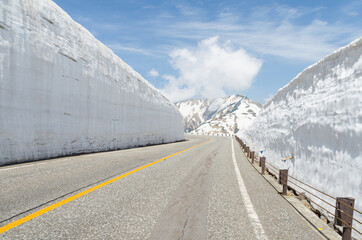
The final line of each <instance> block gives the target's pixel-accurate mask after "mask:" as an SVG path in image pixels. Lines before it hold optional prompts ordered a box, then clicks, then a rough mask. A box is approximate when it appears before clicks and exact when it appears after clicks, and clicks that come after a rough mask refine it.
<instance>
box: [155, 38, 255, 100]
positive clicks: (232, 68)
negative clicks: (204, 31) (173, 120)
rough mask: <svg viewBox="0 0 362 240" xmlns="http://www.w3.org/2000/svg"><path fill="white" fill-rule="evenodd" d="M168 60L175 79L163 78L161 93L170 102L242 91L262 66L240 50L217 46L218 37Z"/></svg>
mask: <svg viewBox="0 0 362 240" xmlns="http://www.w3.org/2000/svg"><path fill="white" fill-rule="evenodd" d="M170 57H171V64H172V66H173V68H174V69H176V70H177V71H178V73H179V75H178V77H175V76H171V75H166V76H163V78H164V79H165V80H166V81H167V82H166V84H165V86H164V88H163V89H161V91H162V92H163V94H165V95H166V96H167V97H168V98H169V99H170V100H172V101H179V100H183V99H188V98H192V97H205V98H213V97H220V96H224V95H226V94H229V92H240V91H243V90H246V89H248V88H249V87H250V86H251V84H252V82H253V80H254V77H255V76H256V75H257V73H258V72H259V70H260V68H261V66H262V62H261V61H260V60H259V59H256V58H254V57H252V56H250V55H248V54H247V53H246V52H245V50H244V49H242V48H239V49H236V50H234V49H233V47H232V46H231V43H230V42H225V43H223V44H220V42H219V38H218V37H212V38H208V39H205V40H202V41H200V42H199V43H198V46H197V48H194V49H187V48H182V49H175V50H173V51H172V52H171V53H170Z"/></svg>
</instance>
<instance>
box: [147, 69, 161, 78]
mask: <svg viewBox="0 0 362 240" xmlns="http://www.w3.org/2000/svg"><path fill="white" fill-rule="evenodd" d="M148 74H150V75H151V76H152V77H158V76H159V74H158V71H157V70H156V69H154V68H152V69H151V71H149V72H148Z"/></svg>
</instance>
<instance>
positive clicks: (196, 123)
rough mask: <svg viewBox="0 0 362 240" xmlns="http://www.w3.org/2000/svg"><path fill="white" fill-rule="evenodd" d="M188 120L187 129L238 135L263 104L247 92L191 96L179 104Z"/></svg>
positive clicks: (202, 132) (187, 130) (186, 130)
mask: <svg viewBox="0 0 362 240" xmlns="http://www.w3.org/2000/svg"><path fill="white" fill-rule="evenodd" d="M175 105H176V107H177V108H178V109H179V111H180V112H181V114H182V116H183V117H184V120H185V132H188V133H196V134H220V133H221V134H235V133H237V132H238V131H239V130H241V129H245V128H246V127H247V126H249V125H250V124H251V122H252V121H253V120H254V118H255V117H256V116H257V114H258V113H259V111H260V109H261V104H259V103H257V102H255V101H252V100H250V99H249V98H247V97H246V96H243V95H239V94H238V95H231V96H227V97H220V98H213V99H207V98H203V99H189V100H184V101H179V102H176V103H175Z"/></svg>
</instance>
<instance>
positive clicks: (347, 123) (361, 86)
mask: <svg viewBox="0 0 362 240" xmlns="http://www.w3.org/2000/svg"><path fill="white" fill-rule="evenodd" d="M239 136H240V137H241V138H242V139H243V140H244V141H245V142H246V143H247V144H248V145H250V146H251V147H252V148H253V149H254V150H263V149H265V150H266V151H265V156H266V158H267V161H271V162H272V163H273V164H274V165H276V166H277V167H278V168H283V169H285V168H287V169H289V173H290V174H291V175H292V176H294V177H296V178H298V179H300V180H302V181H304V182H305V183H308V184H310V185H312V186H314V187H316V188H317V189H320V190H322V191H324V192H326V193H329V194H331V195H333V196H336V197H354V198H355V199H356V202H355V208H356V209H359V210H360V211H361V210H362V38H360V39H358V40H356V41H354V42H352V43H351V44H349V45H347V46H346V47H343V48H341V49H339V50H337V51H335V52H333V53H332V54H331V55H329V56H327V57H326V58H324V59H323V60H321V61H319V62H318V63H316V64H314V65H312V66H310V67H308V68H307V69H305V70H304V71H303V72H301V73H300V74H299V75H298V76H297V77H296V78H294V79H293V80H292V81H291V82H290V83H289V84H287V85H286V86H285V87H283V88H281V89H280V90H279V91H278V93H277V94H276V95H275V96H274V97H273V98H272V99H271V100H270V101H269V102H268V103H266V104H265V105H264V106H263V108H262V110H261V112H260V113H259V116H258V117H257V118H256V120H255V121H254V122H253V124H252V125H251V127H250V128H248V129H247V130H245V131H243V132H242V133H240V134H239ZM289 156H294V159H292V160H288V161H285V162H283V161H281V159H282V158H285V157H289ZM291 186H293V185H291ZM296 189H298V188H296ZM298 190H300V191H302V192H304V191H303V190H301V189H298ZM315 193H316V194H317V195H319V194H318V192H315ZM322 196H323V195H322ZM323 198H327V199H328V201H329V202H331V203H332V204H333V205H334V204H335V202H334V200H333V199H329V198H328V197H326V196H323ZM312 199H313V200H314V201H316V202H317V203H320V204H322V205H323V206H324V207H326V208H327V209H329V210H330V211H332V213H334V210H333V209H332V208H331V207H329V206H328V205H325V204H324V203H323V202H321V201H319V200H318V199H315V198H312ZM355 216H356V217H358V218H359V219H360V221H361V217H362V216H361V215H359V214H357V213H356V214H355ZM356 225H358V224H356Z"/></svg>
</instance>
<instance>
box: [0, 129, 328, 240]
mask: <svg viewBox="0 0 362 240" xmlns="http://www.w3.org/2000/svg"><path fill="white" fill-rule="evenodd" d="M165 157H167V158H165ZM0 239H323V238H322V235H320V234H319V233H318V232H317V231H316V230H314V229H313V228H312V226H311V225H309V224H308V223H307V222H306V220H305V219H304V218H302V217H301V216H300V215H299V214H298V213H297V212H296V211H295V210H294V209H293V208H292V207H291V206H290V204H288V203H287V202H286V201H285V200H284V199H283V198H282V197H281V196H280V195H279V194H278V193H277V192H276V191H275V190H274V189H273V188H272V187H271V186H270V185H269V184H268V183H267V182H266V181H265V180H264V179H263V178H262V177H261V176H260V175H259V174H258V173H257V172H256V170H255V169H254V168H253V167H252V166H251V165H250V164H249V162H248V161H247V160H246V159H245V157H244V155H243V154H242V152H241V149H240V147H239V145H238V144H237V142H236V141H235V140H231V139H230V138H224V137H213V138H211V139H209V138H206V137H196V136H188V141H185V142H179V143H172V144H165V145H158V146H151V147H143V148H137V149H128V150H121V151H113V152H106V153H95V154H86V155H81V156H74V157H65V158H58V159H52V160H46V161H38V162H33V163H27V164H19V165H12V166H6V167H1V168H0Z"/></svg>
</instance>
